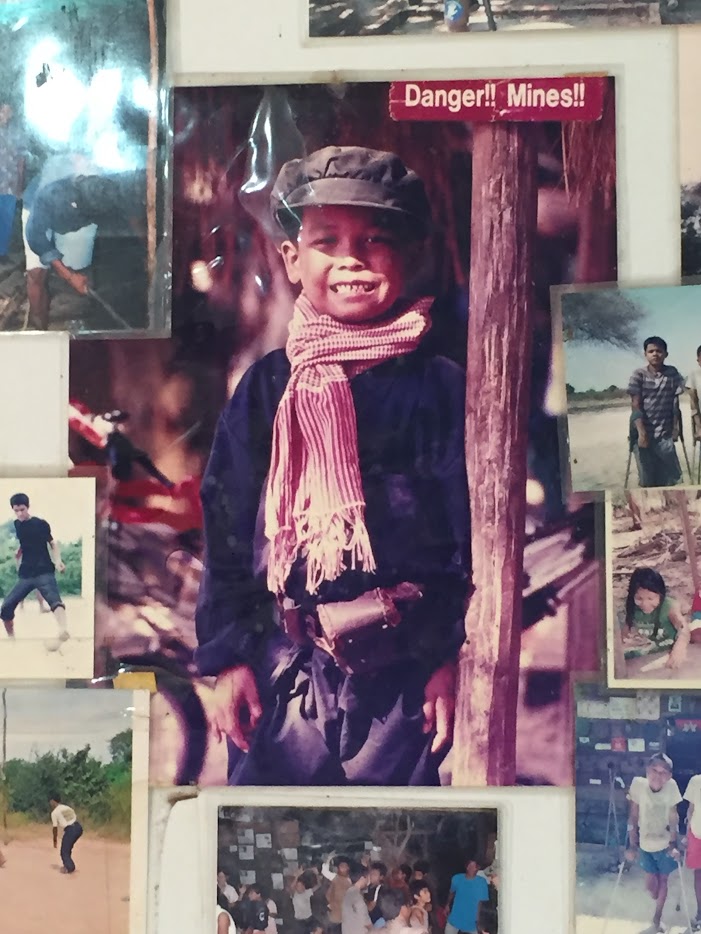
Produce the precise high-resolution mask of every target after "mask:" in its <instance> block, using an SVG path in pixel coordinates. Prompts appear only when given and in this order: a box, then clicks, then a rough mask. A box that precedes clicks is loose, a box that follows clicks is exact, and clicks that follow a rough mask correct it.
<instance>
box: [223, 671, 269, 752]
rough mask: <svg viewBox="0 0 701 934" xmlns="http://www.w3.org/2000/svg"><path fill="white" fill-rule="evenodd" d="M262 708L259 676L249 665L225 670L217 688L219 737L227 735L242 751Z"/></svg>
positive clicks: (257, 721) (247, 744) (258, 719)
mask: <svg viewBox="0 0 701 934" xmlns="http://www.w3.org/2000/svg"><path fill="white" fill-rule="evenodd" d="M262 715H263V708H262V707H261V705H260V697H259V695H258V687H257V685H256V679H255V676H254V674H253V672H252V671H251V669H250V668H249V667H248V665H237V666H236V667H235V668H229V669H228V671H223V672H222V673H221V674H220V675H219V676H218V677H217V683H216V685H215V687H214V713H213V726H214V729H215V732H216V733H217V736H218V738H219V739H222V737H223V736H228V737H229V738H230V739H231V740H232V742H233V743H234V744H235V745H236V746H238V748H239V749H241V750H242V751H243V752H248V750H249V748H250V743H249V740H250V737H251V734H252V733H253V731H254V730H255V728H256V727H257V726H258V723H259V721H260V718H261V716H262Z"/></svg>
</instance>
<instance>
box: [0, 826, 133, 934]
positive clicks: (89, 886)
mask: <svg viewBox="0 0 701 934" xmlns="http://www.w3.org/2000/svg"><path fill="white" fill-rule="evenodd" d="M3 852H4V854H5V858H6V859H7V863H6V865H5V868H4V869H2V870H0V893H1V895H0V931H3V932H7V934H127V932H128V929H129V844H128V843H118V842H114V841H109V840H100V839H98V838H95V837H93V836H91V834H89V833H86V834H85V835H84V836H83V837H82V838H81V839H80V840H79V841H78V842H77V844H76V846H75V849H74V851H73V855H74V859H75V863H76V867H77V869H76V872H75V873H74V874H73V875H71V876H65V875H62V874H61V873H60V872H59V869H60V867H61V859H60V857H59V851H58V850H54V849H53V848H52V846H51V828H50V827H46V828H36V835H35V836H31V837H27V838H25V834H24V833H23V834H22V838H21V839H18V840H15V841H13V842H11V843H9V844H8V845H6V846H3Z"/></svg>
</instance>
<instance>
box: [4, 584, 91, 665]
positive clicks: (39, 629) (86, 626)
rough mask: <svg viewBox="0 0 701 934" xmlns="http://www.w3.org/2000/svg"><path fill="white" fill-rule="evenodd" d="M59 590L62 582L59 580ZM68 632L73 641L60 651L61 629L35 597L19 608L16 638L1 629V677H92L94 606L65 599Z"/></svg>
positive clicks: (69, 641) (28, 598) (62, 646)
mask: <svg viewBox="0 0 701 934" xmlns="http://www.w3.org/2000/svg"><path fill="white" fill-rule="evenodd" d="M58 583H59V587H60V585H61V581H60V578H59V582H58ZM64 602H65V604H66V615H67V619H68V632H69V633H70V635H71V638H70V639H69V640H68V641H67V642H64V643H63V645H61V647H60V648H59V649H58V650H57V651H50V650H49V648H48V647H49V646H51V647H52V648H53V647H54V646H55V645H56V636H57V634H58V627H57V624H56V621H55V619H54V615H53V613H49V612H42V611H41V610H40V608H39V604H38V602H37V600H36V597H35V595H34V594H32V595H30V596H29V597H27V599H26V600H25V601H24V605H23V606H22V607H21V608H20V607H18V609H17V613H16V616H15V638H14V640H11V639H10V638H9V637H8V636H7V635H6V634H5V630H4V629H3V628H2V627H1V626H0V645H1V646H2V651H1V652H0V677H4V678H10V677H15V678H16V677H18V676H21V677H23V678H90V677H92V674H93V654H94V636H93V607H92V603H91V602H90V601H88V600H84V599H82V598H81V597H66V598H65V599H64Z"/></svg>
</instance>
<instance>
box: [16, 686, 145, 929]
mask: <svg viewBox="0 0 701 934" xmlns="http://www.w3.org/2000/svg"><path fill="white" fill-rule="evenodd" d="M134 696H135V695H133V694H132V693H130V692H127V691H114V690H83V689H75V688H68V689H60V688H59V689H56V688H52V689H36V688H32V689H29V688H19V687H17V688H13V687H9V688H0V715H1V728H2V750H3V757H2V762H1V763H0V847H1V848H2V853H3V857H4V861H3V862H2V867H1V874H2V880H1V884H2V893H3V895H2V899H1V900H0V929H2V930H3V931H15V930H16V931H20V930H21V931H22V934H44V932H45V931H47V930H51V931H52V932H54V934H94V932H95V931H96V930H99V931H108V930H109V931H115V932H120V934H121V932H124V934H126V932H127V931H128V930H130V927H129V917H130V840H131V839H132V824H131V813H132V778H134V779H135V780H140V781H142V782H143V781H144V779H145V777H146V774H147V762H146V756H145V755H144V753H145V743H144V742H143V741H141V740H140V734H141V735H143V731H144V730H145V729H147V723H146V721H145V719H144V720H143V721H142V720H140V719H139V718H138V717H137V715H136V713H135V702H134ZM141 706H143V705H141ZM143 788H144V794H145V793H146V792H145V784H144V785H143ZM143 834H145V828H144V829H143ZM140 835H142V831H137V833H136V834H135V837H134V839H135V840H138V839H139V836H140ZM134 845H136V844H134ZM37 892H40V893H41V897H37ZM134 897H136V895H135V896H134Z"/></svg>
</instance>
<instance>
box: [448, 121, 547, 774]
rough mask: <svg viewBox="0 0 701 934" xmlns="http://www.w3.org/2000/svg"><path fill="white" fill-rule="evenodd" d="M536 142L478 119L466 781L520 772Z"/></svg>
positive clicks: (462, 729)
mask: <svg viewBox="0 0 701 934" xmlns="http://www.w3.org/2000/svg"><path fill="white" fill-rule="evenodd" d="M535 140H536V136H535V130H534V128H533V127H532V126H530V125H529V124H527V123H501V124H499V123H497V124H486V125H482V126H477V127H475V136H474V149H473V195H472V263H471V269H470V313H469V314H470V317H469V325H468V341H467V360H468V366H467V373H468V386H467V396H466V402H467V405H466V417H465V431H466V455H467V471H468V486H469V491H470V500H471V511H472V528H473V530H474V531H473V537H472V550H473V553H472V562H473V582H474V586H475V592H474V594H473V596H472V599H471V601H470V606H469V608H468V611H467V616H466V621H465V624H466V632H467V639H466V642H465V645H464V646H463V649H462V651H461V658H460V666H459V679H458V692H457V715H456V729H455V748H454V755H455V761H454V765H453V784H455V785H509V784H513V783H514V780H515V777H516V767H515V756H516V703H517V698H518V682H519V655H520V646H521V610H522V592H523V548H524V534H525V533H524V527H525V512H526V458H527V450H528V435H527V429H528V412H529V401H530V376H531V345H532V332H533V314H534V307H533V306H534V302H533V287H532V286H533V283H532V279H533V246H534V241H535V236H536V204H537V182H536V164H537V163H536V144H535Z"/></svg>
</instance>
